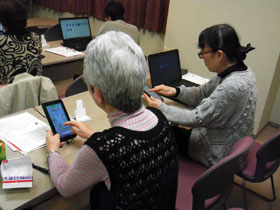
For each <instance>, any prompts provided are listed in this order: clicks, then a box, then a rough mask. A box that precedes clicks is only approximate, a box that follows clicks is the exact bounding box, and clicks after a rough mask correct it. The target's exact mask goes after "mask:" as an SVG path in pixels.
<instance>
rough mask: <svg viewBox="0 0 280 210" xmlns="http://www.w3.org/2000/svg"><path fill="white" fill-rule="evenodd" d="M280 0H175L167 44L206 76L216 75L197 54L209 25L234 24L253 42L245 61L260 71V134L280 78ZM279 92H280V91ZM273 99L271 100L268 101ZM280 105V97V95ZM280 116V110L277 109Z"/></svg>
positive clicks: (186, 65) (244, 38)
mask: <svg viewBox="0 0 280 210" xmlns="http://www.w3.org/2000/svg"><path fill="white" fill-rule="evenodd" d="M279 11H280V1H279V0H235V1H229V0H228V1H225V0H211V1H210V0H208V1H206V0H171V1H170V6H169V14H168V21H167V30H166V35H165V42H164V45H165V47H166V48H179V50H180V57H181V64H182V67H184V68H187V69H189V70H190V71H191V72H194V73H196V74H199V75H201V76H205V77H208V78H209V77H211V76H213V74H212V73H209V72H208V71H207V69H206V67H205V66H204V64H203V61H202V60H200V59H198V57H197V52H198V48H197V38H198V35H199V33H200V32H201V31H202V30H203V29H205V28H206V27H208V26H211V25H214V24H218V23H229V24H231V25H232V26H233V27H234V28H235V29H236V31H237V32H238V34H239V36H240V41H241V43H242V44H243V45H245V44H247V43H252V45H253V46H254V47H256V50H254V51H252V52H250V53H249V54H248V56H247V59H246V61H245V63H246V64H247V65H248V66H250V67H251V68H252V69H253V71H254V72H255V74H256V77H257V85H258V89H259V98H258V103H257V110H256V117H255V131H254V133H255V134H256V133H257V132H258V131H259V130H260V129H261V128H262V127H263V126H264V125H265V124H266V123H267V122H268V121H269V120H270V117H271V112H272V107H273V105H274V104H275V97H276V93H277V89H278V87H279V83H280V82H279V81H280V78H279V77H278V78H274V81H272V80H273V76H274V75H277V72H276V69H279V68H276V66H277V62H278V59H279V52H280V44H279V43H280V12H279ZM278 95H279V94H278ZM268 98H269V100H268ZM277 100H278V102H277V103H278V104H279V100H280V97H278V98H277ZM276 114H278V116H279V110H278V111H276Z"/></svg>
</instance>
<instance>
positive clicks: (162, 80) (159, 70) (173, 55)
mask: <svg viewBox="0 0 280 210" xmlns="http://www.w3.org/2000/svg"><path fill="white" fill-rule="evenodd" d="M148 64H149V69H150V76H151V83H152V87H154V86H156V85H161V84H165V85H168V86H172V87H178V86H181V85H184V86H186V87H191V86H198V84H196V83H193V82H190V81H188V80H184V79H183V78H182V73H181V66H180V58H179V51H178V49H175V50H170V51H165V52H161V53H156V54H152V55H149V56H148Z"/></svg>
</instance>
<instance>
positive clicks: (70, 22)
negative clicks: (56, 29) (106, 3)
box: [59, 17, 92, 51]
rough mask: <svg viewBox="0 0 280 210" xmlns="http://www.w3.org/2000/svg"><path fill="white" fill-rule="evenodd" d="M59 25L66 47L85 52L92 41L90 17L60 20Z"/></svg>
mask: <svg viewBox="0 0 280 210" xmlns="http://www.w3.org/2000/svg"><path fill="white" fill-rule="evenodd" d="M59 25H60V28H61V34H62V39H63V43H62V45H64V46H65V47H69V48H73V49H75V50H78V51H83V50H85V49H86V47H87V44H88V43H89V42H90V41H91V40H92V36H91V30H90V24H89V20H88V17H71V18H59Z"/></svg>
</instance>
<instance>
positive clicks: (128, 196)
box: [47, 31, 178, 210]
mask: <svg viewBox="0 0 280 210" xmlns="http://www.w3.org/2000/svg"><path fill="white" fill-rule="evenodd" d="M146 71H147V63H146V60H145V56H144V54H143V51H142V50H141V48H140V47H139V46H138V45H137V44H136V43H135V42H134V41H133V40H132V39H131V38H130V37H129V36H128V35H126V34H124V33H122V32H115V31H111V32H108V33H105V34H103V35H100V36H98V37H97V38H96V39H95V40H93V41H91V42H90V44H89V45H88V46H87V50H86V53H85V61H84V78H85V79H86V82H87V84H88V89H89V92H90V94H91V96H92V98H93V100H94V102H95V103H96V104H97V105H98V106H99V107H100V108H101V109H102V110H104V111H105V112H106V113H107V117H108V120H109V122H110V125H111V128H109V129H106V130H104V131H101V132H96V131H94V130H92V129H91V128H90V127H88V126H87V125H86V124H84V123H81V122H74V121H70V122H66V123H65V125H70V126H71V127H72V131H73V132H74V133H76V134H78V136H80V137H82V138H84V139H87V140H86V142H85V144H84V146H82V148H81V150H80V152H79V154H78V157H77V159H76V160H75V162H74V163H73V164H72V165H71V166H70V167H68V166H67V165H66V163H65V161H64V160H63V158H62V156H61V155H60V154H59V146H60V141H59V135H58V134H56V135H53V134H52V133H51V131H49V132H48V135H47V148H48V151H49V153H50V155H49V168H50V174H51V178H52V180H53V182H54V183H55V186H56V188H57V189H58V191H59V192H60V193H61V194H62V195H63V196H72V195H74V194H76V193H79V192H81V191H82V190H84V189H86V188H89V187H93V188H92V191H91V194H90V200H91V206H92V208H93V209H135V210H137V209H139V210H140V209H141V210H142V209H158V210H162V209H170V210H174V209H175V201H176V192H177V176H178V162H177V147H176V141H175V137H174V134H173V132H172V129H171V127H170V126H169V124H168V122H167V120H166V118H165V117H164V115H163V114H162V113H161V112H160V111H159V110H157V109H154V108H149V107H148V108H145V107H144V106H143V104H142V98H141V96H142V94H143V88H144V84H145V80H146Z"/></svg>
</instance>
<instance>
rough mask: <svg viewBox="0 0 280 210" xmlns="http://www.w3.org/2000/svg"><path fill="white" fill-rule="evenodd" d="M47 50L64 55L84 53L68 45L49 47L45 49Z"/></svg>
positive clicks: (70, 55)
mask: <svg viewBox="0 0 280 210" xmlns="http://www.w3.org/2000/svg"><path fill="white" fill-rule="evenodd" d="M45 51H47V52H51V53H55V54H58V55H62V56H64V57H72V56H77V55H84V53H82V52H79V51H77V50H74V49H71V48H68V47H63V46H60V47H54V48H48V49H45Z"/></svg>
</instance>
